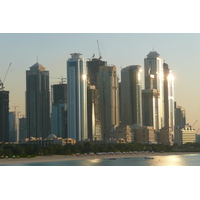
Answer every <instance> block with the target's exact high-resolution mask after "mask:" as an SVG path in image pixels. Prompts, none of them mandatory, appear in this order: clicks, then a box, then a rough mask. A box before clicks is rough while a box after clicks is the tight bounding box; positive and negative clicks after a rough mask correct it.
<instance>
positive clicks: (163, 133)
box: [158, 127, 173, 145]
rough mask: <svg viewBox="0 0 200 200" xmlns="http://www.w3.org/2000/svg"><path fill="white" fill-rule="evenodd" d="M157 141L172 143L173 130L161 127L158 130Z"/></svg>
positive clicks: (166, 143)
mask: <svg viewBox="0 0 200 200" xmlns="http://www.w3.org/2000/svg"><path fill="white" fill-rule="evenodd" d="M158 142H159V143H161V144H165V145H173V131H172V129H171V128H168V127H163V128H162V129H160V132H158Z"/></svg>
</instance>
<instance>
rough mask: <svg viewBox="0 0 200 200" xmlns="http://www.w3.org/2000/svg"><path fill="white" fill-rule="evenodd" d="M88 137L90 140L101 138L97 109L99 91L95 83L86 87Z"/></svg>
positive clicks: (99, 117) (98, 110) (99, 118)
mask: <svg viewBox="0 0 200 200" xmlns="http://www.w3.org/2000/svg"><path fill="white" fill-rule="evenodd" d="M87 109H88V110H87V114H88V118H87V119H88V138H89V139H90V141H98V140H102V127H101V116H100V109H99V91H98V90H97V89H96V87H95V85H88V89H87Z"/></svg>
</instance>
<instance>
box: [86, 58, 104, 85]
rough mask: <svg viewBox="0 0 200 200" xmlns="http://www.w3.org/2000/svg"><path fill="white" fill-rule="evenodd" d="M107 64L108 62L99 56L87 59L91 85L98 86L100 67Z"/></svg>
mask: <svg viewBox="0 0 200 200" xmlns="http://www.w3.org/2000/svg"><path fill="white" fill-rule="evenodd" d="M106 65H107V62H106V61H102V60H100V59H99V58H93V59H92V60H90V61H87V70H88V83H89V85H95V86H96V87H97V77H98V74H99V69H100V67H101V66H106Z"/></svg>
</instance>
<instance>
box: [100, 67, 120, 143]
mask: <svg viewBox="0 0 200 200" xmlns="http://www.w3.org/2000/svg"><path fill="white" fill-rule="evenodd" d="M97 89H98V90H99V106H100V112H101V123H102V132H103V140H104V141H105V140H110V131H111V128H112V127H114V126H118V125H119V80H118V77H117V69H116V66H101V67H100V69H99V76H98V84H97Z"/></svg>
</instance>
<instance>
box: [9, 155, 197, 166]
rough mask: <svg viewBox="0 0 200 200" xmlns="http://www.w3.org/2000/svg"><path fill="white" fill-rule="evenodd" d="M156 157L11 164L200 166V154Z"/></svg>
mask: <svg viewBox="0 0 200 200" xmlns="http://www.w3.org/2000/svg"><path fill="white" fill-rule="evenodd" d="M151 157H153V158H154V159H145V157H130V158H128V159H127V158H126V159H125V158H117V157H116V160H110V159H109V158H101V159H100V158H96V159H87V158H86V159H83V160H72V161H69V160H68V161H54V162H41V163H23V164H22V163H21V164H17V163H15V164H9V165H10V166H200V155H199V154H191V155H189V154H188V155H168V156H151Z"/></svg>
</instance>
